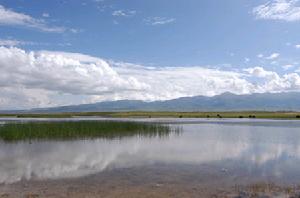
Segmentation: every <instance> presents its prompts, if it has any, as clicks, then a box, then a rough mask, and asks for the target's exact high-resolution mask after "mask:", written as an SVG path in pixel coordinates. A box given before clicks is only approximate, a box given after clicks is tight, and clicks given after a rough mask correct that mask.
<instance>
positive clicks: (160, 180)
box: [0, 165, 300, 198]
mask: <svg viewBox="0 0 300 198" xmlns="http://www.w3.org/2000/svg"><path fill="white" fill-rule="evenodd" d="M299 196H300V186H299V185H296V184H291V183H283V182H282V181H279V180H277V179H276V178H263V177H257V178H251V177H248V176H247V175H243V176H242V175H236V174H231V173H230V170H226V171H225V170H222V169H221V170H220V169H219V167H218V166H211V165H202V166H201V167H199V166H198V167H194V166H172V167H170V166H169V165H159V166H157V165H153V166H147V167H131V168H121V169H111V170H107V171H104V172H101V173H97V174H94V175H89V176H85V177H79V178H68V179H50V180H30V181H26V180H22V181H19V182H17V183H13V184H1V185H0V197H1V198H2V197H47V198H48V197H49V198H50V197H51V198H52V197H53V198H54V197H75V198H77V197H78V198H79V197H125V198H127V197H128V198H134V197H178V198H179V197H195V198H196V197H235V198H237V197H299Z"/></svg>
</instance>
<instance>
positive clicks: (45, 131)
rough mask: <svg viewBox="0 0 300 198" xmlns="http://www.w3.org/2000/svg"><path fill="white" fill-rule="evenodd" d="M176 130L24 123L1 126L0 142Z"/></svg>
mask: <svg viewBox="0 0 300 198" xmlns="http://www.w3.org/2000/svg"><path fill="white" fill-rule="evenodd" d="M172 132H176V133H178V132H179V129H178V128H174V127H171V126H169V125H163V124H159V123H142V122H120V121H76V122H25V123H6V124H4V125H0V140H3V141H22V140H69V139H92V138H122V137H130V136H137V135H140V136H147V137H154V136H168V135H169V134H170V133H172Z"/></svg>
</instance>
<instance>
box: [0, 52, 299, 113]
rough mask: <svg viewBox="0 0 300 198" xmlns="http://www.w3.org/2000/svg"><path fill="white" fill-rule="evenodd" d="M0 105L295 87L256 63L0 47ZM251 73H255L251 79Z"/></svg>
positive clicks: (294, 80) (293, 77)
mask: <svg viewBox="0 0 300 198" xmlns="http://www.w3.org/2000/svg"><path fill="white" fill-rule="evenodd" d="M0 70H1V73H0V90H1V93H0V109H11V108H30V107H45V106H55V105H62V104H63V105H65V104H77V103H84V102H98V101H104V100H118V99H138V100H146V101H154V100H168V99H174V98H178V97H184V96H196V95H205V96H213V95H217V94H221V93H223V92H227V91H229V92H232V93H236V94H247V93H254V92H273V91H289V90H300V77H299V75H298V74H297V73H289V74H285V75H279V74H277V73H276V72H273V71H266V70H265V69H264V68H262V67H254V68H249V69H247V70H245V71H225V70H221V69H215V68H210V67H203V66H188V67H147V66H143V65H136V64H130V63H123V62H114V61H106V60H104V59H101V58H97V57H92V56H89V55H85V54H80V53H68V52H55V51H25V50H23V49H21V48H17V47H5V46H2V47H0ZM252 78H261V79H262V82H261V83H257V82H255V81H253V80H252Z"/></svg>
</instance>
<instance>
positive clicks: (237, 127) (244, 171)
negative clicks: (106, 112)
mask: <svg viewBox="0 0 300 198" xmlns="http://www.w3.org/2000/svg"><path fill="white" fill-rule="evenodd" d="M94 119H95V118H94ZM97 119H99V120H103V118H97ZM29 120H30V121H37V120H43V121H45V120H47V121H53V119H29ZM61 120H64V121H65V120H70V119H61ZM71 120H74V121H76V120H82V119H79V118H76V119H71ZM118 120H119V119H118ZM123 120H124V121H126V120H132V119H123ZM133 120H134V121H155V122H164V123H169V124H171V125H172V126H174V127H177V126H180V127H182V133H180V134H171V135H170V136H168V137H151V138H150V137H143V136H136V137H131V138H124V139H119V140H108V139H95V140H77V141H38V142H30V143H29V142H18V143H13V144H11V143H3V142H2V143H1V142H0V162H1V163H0V183H15V182H18V181H21V180H47V179H65V178H74V177H75V178H78V177H83V176H88V175H93V174H97V173H101V172H108V171H110V172H113V171H120V170H123V171H126V170H128V169H130V170H134V169H143V168H145V169H146V168H149V167H155V169H152V171H153V174H154V173H155V171H159V170H161V169H160V168H162V167H166V166H167V167H168V169H167V170H165V169H164V171H168V170H170V171H173V172H172V174H173V173H174V174H180V171H186V170H187V169H188V170H189V171H190V172H191V173H193V172H194V173H197V175H193V174H191V175H189V177H195V178H194V179H197V176H198V177H202V176H203V175H201V174H202V173H205V171H206V170H205V169H206V168H207V167H210V168H212V169H213V170H214V171H215V174H216V175H218V174H219V175H223V176H224V175H225V176H224V177H225V179H226V175H228V178H229V176H230V178H232V177H234V178H235V181H236V182H239V180H241V181H242V180H245V178H246V179H247V180H259V181H276V182H277V181H279V182H285V183H297V181H299V179H300V166H299V163H300V130H299V129H300V122H299V121H278V120H277V121H274V120H247V119H242V120H240V119H227V120H217V119H212V120H207V119H150V120H148V119H142V120H137V119H133ZM1 121H2V122H7V121H11V120H10V119H2V120H0V122H1ZM14 121H16V120H14ZM17 121H28V119H17ZM56 121H57V119H56ZM140 174H143V171H141V173H140ZM147 174H151V171H150V173H149V172H148V173H147ZM162 177H163V176H162Z"/></svg>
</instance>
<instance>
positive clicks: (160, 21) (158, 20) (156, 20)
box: [145, 17, 176, 25]
mask: <svg viewBox="0 0 300 198" xmlns="http://www.w3.org/2000/svg"><path fill="white" fill-rule="evenodd" d="M175 21H176V19H175V18H166V17H149V18H147V19H145V22H146V24H148V25H165V24H169V23H174V22H175Z"/></svg>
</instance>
